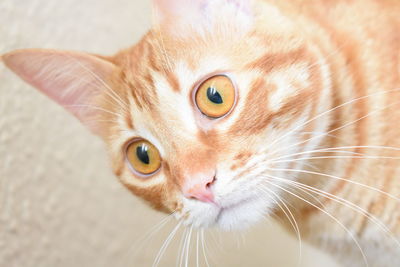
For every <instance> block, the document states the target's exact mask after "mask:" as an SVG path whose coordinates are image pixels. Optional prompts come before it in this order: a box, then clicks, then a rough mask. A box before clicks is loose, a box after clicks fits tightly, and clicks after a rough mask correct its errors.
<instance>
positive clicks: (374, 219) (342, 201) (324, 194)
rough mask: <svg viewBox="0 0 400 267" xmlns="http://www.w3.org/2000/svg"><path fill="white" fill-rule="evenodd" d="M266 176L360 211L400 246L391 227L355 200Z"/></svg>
mask: <svg viewBox="0 0 400 267" xmlns="http://www.w3.org/2000/svg"><path fill="white" fill-rule="evenodd" d="M265 177H267V178H270V179H274V180H279V181H281V182H284V183H287V184H289V185H292V186H294V187H301V188H303V189H304V190H307V191H311V192H313V193H315V194H317V195H319V196H322V197H325V198H327V199H330V200H332V201H335V202H337V203H339V204H342V205H344V206H345V207H348V208H350V209H352V210H354V211H356V212H358V213H360V214H361V215H363V216H365V217H366V218H367V219H368V220H370V221H371V222H373V223H375V224H376V225H377V226H378V227H379V228H380V229H381V230H382V231H383V232H384V233H385V234H387V235H388V236H389V237H390V238H391V239H392V240H393V241H394V242H395V243H396V244H397V246H398V247H399V248H400V241H399V240H397V239H396V237H395V236H394V234H393V233H392V231H390V229H389V228H388V227H387V226H386V225H385V224H384V223H383V222H382V221H381V220H379V219H378V218H377V217H375V216H374V215H372V214H371V213H369V212H368V211H366V210H365V209H363V208H361V207H360V206H358V205H356V204H354V203H353V202H351V201H349V200H347V199H344V198H341V197H339V196H336V195H333V194H331V193H329V192H327V191H324V190H321V189H318V188H315V187H312V186H309V185H307V184H303V183H300V182H296V181H290V180H287V179H284V178H280V177H277V176H271V175H266V176H265Z"/></svg>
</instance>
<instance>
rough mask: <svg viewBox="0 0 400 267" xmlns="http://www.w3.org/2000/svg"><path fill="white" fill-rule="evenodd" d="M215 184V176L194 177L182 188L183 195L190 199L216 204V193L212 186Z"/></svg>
mask: <svg viewBox="0 0 400 267" xmlns="http://www.w3.org/2000/svg"><path fill="white" fill-rule="evenodd" d="M214 182H215V176H214V175H212V176H208V175H202V176H198V177H192V178H191V179H189V180H188V181H187V182H186V183H185V185H184V186H183V188H182V191H183V195H184V196H185V197H186V198H189V199H196V200H199V201H202V202H208V203H214V193H213V192H212V189H211V186H212V184H213V183H214Z"/></svg>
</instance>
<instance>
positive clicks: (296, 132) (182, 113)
mask: <svg viewBox="0 0 400 267" xmlns="http://www.w3.org/2000/svg"><path fill="white" fill-rule="evenodd" d="M261 14H263V15H261ZM155 18H156V21H155V23H154V26H153V28H152V29H151V30H150V31H149V32H148V33H147V34H146V35H145V36H144V37H143V39H142V40H141V41H140V42H139V43H138V44H136V45H135V46H133V47H132V48H130V49H127V50H124V51H121V52H119V53H118V54H117V55H115V56H113V57H100V56H96V55H90V54H86V53H76V52H62V51H55V50H39V49H30V50H18V51H14V52H11V53H8V54H6V55H4V56H3V61H4V62H5V64H6V65H7V66H8V67H10V68H11V69H12V70H13V71H14V72H16V73H17V74H18V75H20V76H21V77H22V78H23V79H24V80H26V81H27V82H29V83H31V84H32V85H33V86H35V87H36V88H38V89H39V90H41V91H42V92H44V93H45V94H46V95H48V96H49V97H51V98H52V99H54V100H55V101H56V102H58V103H60V104H61V105H63V106H64V107H65V108H66V109H67V110H69V111H70V112H72V113H73V114H74V115H75V116H77V117H78V118H79V119H80V120H81V121H82V122H83V123H84V124H85V125H86V126H88V127H89V128H90V129H91V130H92V131H93V132H94V133H96V134H98V135H100V136H101V137H102V138H103V139H104V140H105V142H106V143H107V145H108V148H109V151H110V155H111V160H112V165H113V168H114V171H115V173H116V175H117V176H118V177H119V178H120V180H121V181H122V182H123V183H124V184H125V185H126V186H127V187H128V188H129V189H130V190H131V191H132V192H134V193H135V194H136V195H138V196H140V197H142V198H143V199H145V200H146V201H148V202H149V203H151V204H152V206H153V207H155V208H156V209H159V210H163V211H167V212H175V214H176V216H177V217H178V218H179V219H181V220H183V221H184V222H185V223H187V224H192V225H194V226H198V227H206V226H211V225H215V224H216V225H218V226H220V227H222V228H224V229H232V228H238V227H244V226H246V225H248V224H250V223H252V222H255V221H257V220H258V219H260V218H262V217H263V216H264V215H265V214H266V213H268V212H272V211H273V210H274V209H275V208H276V207H277V206H279V200H278V199H279V197H280V196H281V195H282V194H283V193H284V192H285V188H286V185H287V184H285V181H286V180H287V181H290V180H293V179H296V176H294V175H293V174H291V173H287V172H284V171H282V170H281V171H280V170H277V169H285V168H297V169H301V168H302V167H303V163H302V161H291V159H293V158H295V157H296V155H293V154H296V153H298V152H302V151H305V150H312V149H313V148H315V147H316V146H317V145H318V143H319V138H312V139H310V140H307V139H309V138H310V137H315V136H316V135H317V134H320V133H321V132H324V131H325V130H326V128H327V126H328V122H327V119H326V117H324V118H316V119H312V118H313V117H314V116H315V115H317V114H318V113H320V112H321V111H323V110H326V109H327V108H328V107H329V105H330V102H329V99H330V98H329V90H328V88H329V82H328V80H329V79H328V70H327V68H326V66H325V63H324V62H323V60H322V59H321V56H320V55H319V52H318V50H316V49H315V47H314V46H313V44H312V42H310V40H307V38H303V36H302V35H301V34H300V33H299V32H298V28H296V27H295V25H292V24H291V22H290V19H288V18H287V17H286V16H284V15H283V14H281V12H280V11H279V10H278V9H276V8H274V7H271V6H268V5H266V4H263V3H257V4H253V5H252V4H250V2H248V1H235V0H203V1H200V0H199V1H188V0H165V1H161V0H160V1H155ZM316 133H317V134H316ZM282 179H284V180H285V181H284V180H282Z"/></svg>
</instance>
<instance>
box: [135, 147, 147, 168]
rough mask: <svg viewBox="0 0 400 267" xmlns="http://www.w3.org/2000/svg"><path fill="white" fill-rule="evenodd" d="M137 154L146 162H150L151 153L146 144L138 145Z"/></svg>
mask: <svg viewBox="0 0 400 267" xmlns="http://www.w3.org/2000/svg"><path fill="white" fill-rule="evenodd" d="M136 156H137V157H138V159H139V160H140V161H141V162H143V163H144V164H149V163H150V159H149V153H147V146H145V145H141V146H138V147H137V148H136Z"/></svg>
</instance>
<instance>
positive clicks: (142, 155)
mask: <svg viewBox="0 0 400 267" xmlns="http://www.w3.org/2000/svg"><path fill="white" fill-rule="evenodd" d="M126 157H127V160H128V161H129V163H130V164H131V166H132V168H133V169H135V171H137V172H138V173H140V174H146V175H148V174H152V173H154V172H156V171H157V170H158V169H159V168H160V166H161V157H160V154H159V153H158V150H157V148H156V147H155V146H153V145H152V144H151V143H150V142H148V141H146V140H137V141H134V142H132V143H130V144H129V146H128V147H127V149H126Z"/></svg>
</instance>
